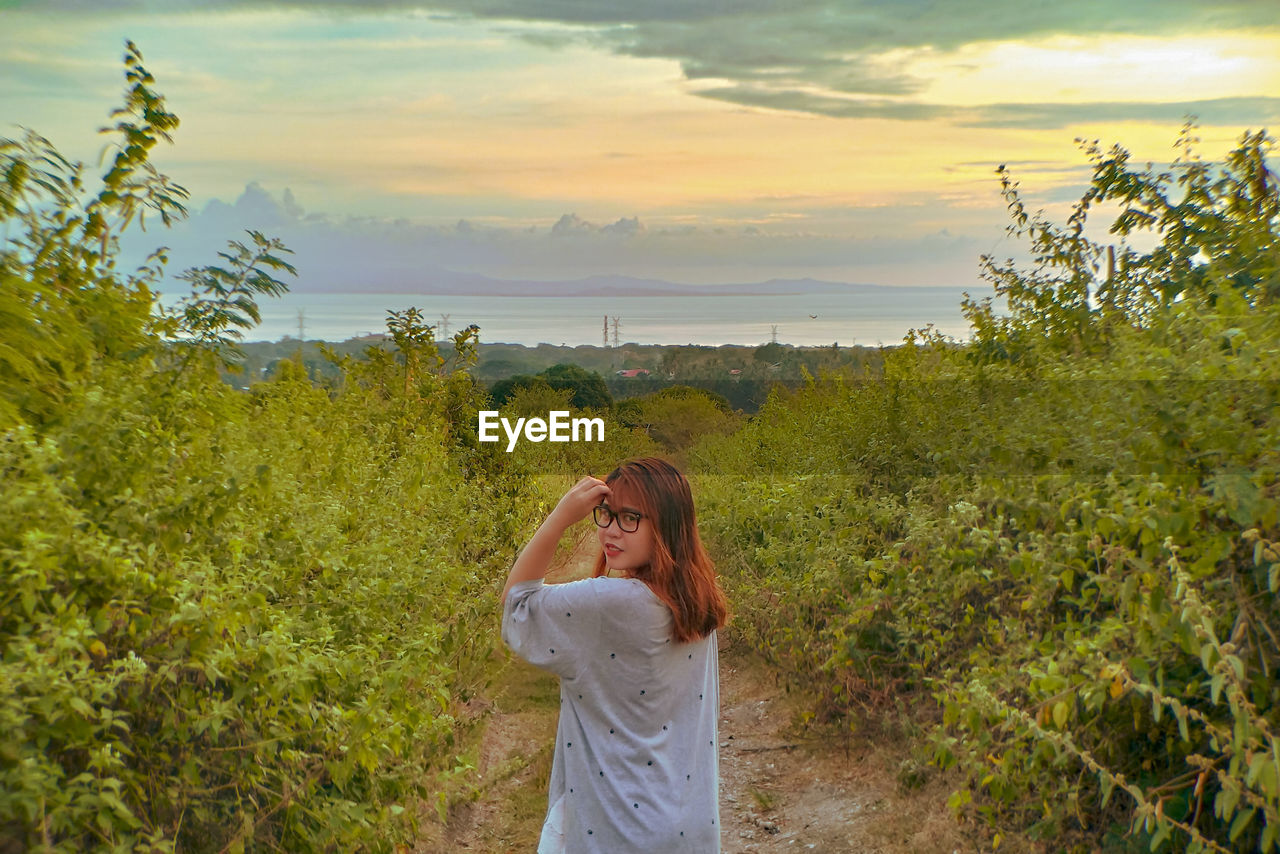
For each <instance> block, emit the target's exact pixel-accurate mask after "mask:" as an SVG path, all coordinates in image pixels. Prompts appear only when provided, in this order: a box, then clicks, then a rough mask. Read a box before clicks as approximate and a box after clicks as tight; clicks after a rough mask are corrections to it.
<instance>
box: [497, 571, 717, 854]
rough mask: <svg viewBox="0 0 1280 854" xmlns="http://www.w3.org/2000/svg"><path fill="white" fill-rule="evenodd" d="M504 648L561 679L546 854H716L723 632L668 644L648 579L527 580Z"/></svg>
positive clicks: (507, 619)
mask: <svg viewBox="0 0 1280 854" xmlns="http://www.w3.org/2000/svg"><path fill="white" fill-rule="evenodd" d="M502 639H503V640H504V641H505V642H506V644H507V645H508V646H509V647H511V649H512V650H513V651H514V652H515V653H516V654H517V655H519V656H520V657H521V658H523V659H525V660H526V661H528V662H530V663H531V664H534V665H536V666H538V667H541V668H544V669H546V670H549V671H551V672H552V673H555V674H557V675H558V676H559V677H560V722H559V725H558V727H557V730H556V745H555V754H554V758H553V760H552V765H551V784H550V791H549V793H548V804H549V806H548V810H547V818H546V822H545V823H544V825H543V830H542V841H541V843H540V844H539V846H538V851H539V854H560V852H564V854H580V852H584V853H585V852H602V854H627V852H644V854H653V852H659V851H661V852H671V854H677V853H678V852H688V854H706V852H718V851H719V850H720V815H719V805H718V804H719V790H718V786H719V778H718V765H717V762H718V757H717V753H716V724H717V721H718V719H719V713H720V693H719V688H720V674H719V662H718V656H717V646H716V635H715V633H714V632H713V633H712V634H711V635H710V636H708V637H707V638H705V639H702V640H698V641H694V642H692V643H686V644H681V643H677V642H676V641H675V639H674V637H673V636H672V619H671V612H670V611H669V610H668V609H667V606H666V605H664V604H663V603H662V601H661V600H660V599H658V597H657V596H655V595H654V594H653V592H652V591H650V590H649V588H648V586H646V585H645V584H644V582H642V581H639V580H637V579H633V578H591V579H587V580H584V581H575V582H571V583H569V584H550V585H548V584H543V583H542V582H541V581H526V582H522V583H520V584H516V585H514V586H513V587H512V588H511V590H510V591H509V592H508V594H507V602H506V609H505V611H504V613H503V617H502Z"/></svg>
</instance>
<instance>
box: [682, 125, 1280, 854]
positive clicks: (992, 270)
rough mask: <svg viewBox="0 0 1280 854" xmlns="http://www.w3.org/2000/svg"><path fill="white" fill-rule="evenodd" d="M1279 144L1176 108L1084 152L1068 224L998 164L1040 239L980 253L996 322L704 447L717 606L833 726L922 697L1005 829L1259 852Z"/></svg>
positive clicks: (836, 382)
mask: <svg viewBox="0 0 1280 854" xmlns="http://www.w3.org/2000/svg"><path fill="white" fill-rule="evenodd" d="M1270 146H1271V141H1270V139H1269V138H1268V137H1266V136H1265V135H1264V134H1250V135H1246V136H1245V137H1244V138H1242V139H1241V141H1240V144H1239V147H1238V148H1237V149H1236V150H1235V151H1234V152H1233V153H1232V154H1231V155H1229V156H1228V157H1227V158H1226V160H1225V161H1224V162H1223V163H1220V164H1211V163H1206V162H1203V161H1201V160H1200V159H1198V158H1197V157H1196V156H1195V148H1194V144H1193V139H1192V137H1191V132H1190V129H1188V130H1187V131H1186V132H1185V133H1184V135H1183V137H1182V138H1181V140H1180V142H1179V151H1180V157H1179V159H1178V160H1177V162H1175V163H1174V165H1173V168H1172V169H1170V170H1168V171H1164V172H1157V171H1154V170H1152V169H1150V168H1148V169H1147V170H1145V171H1137V170H1135V169H1134V168H1133V167H1131V165H1130V164H1129V156H1128V154H1127V153H1126V152H1125V151H1124V150H1123V149H1120V148H1118V147H1117V148H1114V149H1112V150H1111V151H1110V152H1107V153H1105V154H1104V153H1102V152H1101V151H1100V150H1099V148H1098V147H1097V145H1096V144H1087V145H1085V146H1084V149H1085V152H1086V155H1087V156H1088V157H1089V158H1090V160H1091V162H1092V163H1093V167H1094V175H1093V180H1092V182H1091V184H1090V186H1089V188H1088V190H1087V191H1086V192H1085V194H1084V196H1083V198H1082V199H1081V201H1080V202H1079V204H1078V205H1076V207H1075V209H1074V212H1073V214H1072V216H1071V217H1070V219H1069V221H1068V224H1067V227H1066V228H1058V227H1056V226H1054V225H1053V224H1052V223H1050V222H1048V221H1047V220H1046V219H1045V218H1044V217H1042V216H1030V215H1028V214H1027V212H1026V210H1025V208H1024V205H1023V202H1022V198H1021V196H1020V193H1019V190H1018V187H1017V185H1016V184H1015V183H1014V182H1013V181H1012V179H1011V178H1010V177H1009V175H1008V174H1007V172H1005V171H1004V170H1003V169H1002V170H1001V173H1000V176H1001V180H1002V184H1003V191H1004V195H1005V198H1006V200H1007V201H1008V204H1009V208H1010V211H1011V213H1012V215H1013V220H1014V222H1013V232H1014V233H1015V234H1017V235H1021V236H1023V237H1026V238H1028V239H1029V240H1030V242H1031V248H1032V254H1033V259H1032V266H1031V268H1030V269H1022V268H1020V267H1018V266H1017V265H1015V264H1014V263H1013V262H1004V263H997V262H996V261H994V260H992V259H985V260H984V269H985V271H986V274H987V277H988V278H989V279H990V280H991V281H992V282H993V284H994V285H995V290H996V293H997V295H999V296H1002V297H1004V298H1005V299H1006V300H1007V301H1008V304H1009V308H1010V312H1009V314H1008V315H1007V316H997V315H996V314H994V312H992V311H991V309H990V304H989V302H987V301H970V302H969V303H968V305H967V310H968V312H969V316H970V319H971V320H972V321H973V324H974V340H973V342H972V344H971V345H968V346H957V345H955V344H953V343H951V342H947V341H944V340H942V339H941V338H939V337H938V336H936V335H933V334H930V333H928V332H926V333H921V334H917V335H915V336H913V338H912V339H911V340H910V341H909V342H908V345H907V346H905V347H903V348H901V349H900V350H898V351H894V352H891V353H889V354H887V355H886V358H885V364H884V371H883V376H882V377H879V378H874V379H872V378H863V379H861V380H854V381H851V380H846V379H843V378H841V377H828V378H823V379H820V380H816V381H814V382H812V383H811V384H810V385H809V386H808V387H807V388H806V389H804V390H802V391H799V392H797V393H795V394H790V395H775V397H774V398H772V399H771V400H770V401H769V403H768V404H767V405H766V406H765V407H764V409H763V410H762V411H761V413H760V415H759V416H758V417H757V418H756V419H754V421H753V422H751V423H750V424H748V425H747V426H745V427H744V428H743V429H742V431H740V432H739V433H738V434H736V435H734V436H731V437H728V438H725V439H720V440H717V441H714V442H708V443H704V444H703V445H702V446H700V447H699V449H698V452H697V453H698V454H699V458H700V464H701V466H702V467H703V468H704V470H706V471H707V472H709V473H711V474H712V475H715V476H708V477H706V478H704V481H703V485H704V490H705V492H704V496H705V497H704V508H703V519H704V522H705V523H706V524H707V526H708V527H709V528H710V529H711V530H712V531H713V534H714V538H715V541H716V543H717V546H718V548H719V550H720V552H721V554H722V555H725V556H726V557H725V559H724V561H723V563H722V566H724V567H725V568H726V569H728V570H730V571H729V575H730V577H731V580H732V583H733V584H734V586H735V592H736V597H735V598H736V608H737V613H738V626H739V629H740V630H741V631H742V632H743V633H744V634H745V635H746V636H748V637H749V639H750V640H751V641H752V642H753V643H754V644H755V646H756V647H757V648H758V649H760V650H761V651H762V652H763V653H764V654H765V655H766V656H767V657H769V658H770V659H771V660H773V661H774V662H776V663H777V664H778V665H779V666H780V668H781V669H782V670H783V672H785V673H787V674H790V676H791V678H793V679H795V680H797V681H803V682H806V683H808V684H811V685H817V686H821V690H822V691H823V693H824V698H823V700H822V702H821V704H820V706H819V708H817V709H815V713H816V714H818V715H820V716H821V717H823V718H826V719H830V720H849V721H856V719H857V715H858V714H860V713H864V712H865V711H869V712H871V713H873V714H880V715H886V716H889V717H891V718H893V719H896V720H899V721H901V720H902V717H901V715H903V714H911V715H913V716H914V717H915V718H916V719H921V718H923V719H925V720H929V719H930V718H931V717H932V715H933V714H936V713H934V712H932V711H931V710H933V709H936V710H937V711H938V712H940V717H939V718H934V721H935V724H934V725H933V726H932V727H931V731H932V735H931V736H930V737H929V739H928V741H929V745H930V746H929V748H928V754H929V756H928V758H929V759H930V760H931V761H932V762H933V763H934V764H935V765H936V766H940V767H943V768H947V767H952V766H955V767H958V768H959V769H960V770H961V771H962V772H963V774H964V775H965V777H966V779H967V780H968V783H969V785H968V786H967V787H966V788H963V789H961V790H959V791H957V792H956V793H955V794H954V795H953V797H952V806H953V807H954V808H955V810H956V812H957V814H958V815H959V816H961V817H968V816H973V817H977V818H979V819H981V820H982V821H985V822H987V823H988V824H989V826H990V827H991V832H992V838H993V842H994V843H995V844H996V845H998V844H999V843H1000V841H1001V839H1002V836H1003V834H1005V833H1007V832H1008V831H1009V830H1010V829H1016V830H1020V831H1025V832H1026V833H1029V834H1030V835H1031V836H1032V837H1033V838H1040V839H1044V840H1048V841H1052V842H1053V843H1054V845H1055V846H1057V847H1061V848H1062V849H1065V850H1081V851H1086V850H1095V849H1096V848H1099V847H1101V848H1103V849H1115V850H1120V849H1132V848H1142V849H1150V850H1153V851H1155V850H1188V851H1203V850H1214V851H1227V850H1236V851H1243V850H1257V851H1273V850H1275V849H1276V847H1277V846H1276V843H1277V836H1278V834H1280V816H1278V815H1277V809H1278V806H1280V740H1278V738H1280V687H1277V686H1280V681H1277V679H1276V678H1275V674H1276V671H1277V668H1280V643H1278V642H1277V637H1280V606H1278V605H1277V601H1278V600H1277V595H1276V594H1277V591H1278V590H1280V544H1278V543H1277V541H1278V540H1280V503H1278V500H1280V487H1278V484H1280V452H1278V450H1277V449H1280V419H1278V418H1277V413H1278V412H1280V406H1278V404H1280V399H1278V397H1280V373H1278V372H1280V335H1278V333H1280V306H1277V300H1276V295H1277V290H1276V288H1277V285H1278V284H1280V275H1278V271H1280V263H1278V262H1280V196H1278V195H1277V185H1276V179H1275V176H1274V174H1273V173H1271V172H1270V171H1268V169H1267V167H1266V155H1267V153H1268V151H1269V150H1270ZM1104 202H1106V203H1110V204H1111V205H1113V206H1114V208H1115V209H1116V210H1117V211H1118V213H1117V214H1116V218H1115V220H1114V223H1113V224H1112V226H1111V234H1112V235H1113V239H1115V240H1117V241H1118V245H1117V246H1115V247H1111V246H1104V245H1100V244H1098V243H1095V242H1093V241H1091V240H1089V239H1088V237H1087V234H1086V222H1087V218H1088V215H1089V213H1090V212H1091V210H1092V209H1093V208H1094V207H1095V206H1097V205H1099V204H1101V203H1104ZM1139 230H1143V231H1147V232H1149V233H1150V237H1151V238H1153V239H1152V240H1150V241H1148V242H1150V243H1153V244H1154V246H1153V248H1151V249H1150V250H1149V251H1138V250H1137V249H1135V248H1133V247H1132V246H1131V245H1129V243H1128V241H1127V238H1128V237H1129V235H1131V234H1133V233H1134V232H1136V231H1139ZM729 473H731V474H732V476H725V475H726V474H729Z"/></svg>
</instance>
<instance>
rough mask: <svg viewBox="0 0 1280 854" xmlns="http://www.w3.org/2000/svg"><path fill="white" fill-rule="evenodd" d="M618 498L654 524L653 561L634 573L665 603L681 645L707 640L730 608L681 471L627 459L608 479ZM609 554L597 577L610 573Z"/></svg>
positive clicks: (598, 566)
mask: <svg viewBox="0 0 1280 854" xmlns="http://www.w3.org/2000/svg"><path fill="white" fill-rule="evenodd" d="M605 483H607V484H609V487H610V489H611V490H613V491H614V492H615V493H620V494H622V495H625V496H626V497H627V499H628V503H629V504H630V503H632V502H634V503H635V505H636V509H637V510H639V511H640V513H642V514H643V515H644V518H646V519H648V520H649V521H650V523H651V524H652V525H653V530H654V543H653V558H652V560H651V561H650V562H649V565H648V566H644V567H640V568H639V569H636V570H634V571H633V572H632V574H633V575H634V576H635V577H636V578H639V579H640V580H641V581H643V582H645V583H646V584H648V585H649V589H650V590H652V591H653V592H654V594H655V595H656V596H657V597H658V598H659V599H661V600H662V601H663V602H664V603H666V605H667V607H668V608H670V609H671V614H672V616H673V617H674V618H675V635H676V640H677V641H681V642H685V641H691V640H695V639H697V638H702V637H706V636H707V635H709V634H710V633H711V632H713V631H715V630H716V629H718V628H721V627H722V626H724V624H725V620H726V619H727V618H728V614H729V604H728V601H727V600H726V599H725V595H724V591H723V590H721V589H720V582H719V581H717V580H716V571H715V566H714V564H712V562H711V558H710V557H708V556H707V551H706V549H704V548H703V547H702V540H701V539H700V538H699V537H698V520H697V517H696V516H695V514H694V510H693V492H692V491H691V490H690V489H689V481H688V479H686V478H685V476H684V475H683V474H681V473H680V471H679V469H677V468H676V467H675V466H673V465H671V463H669V462H667V461H666V460H661V459H658V458H657V457H646V458H644V459H637V460H627V461H626V462H624V463H622V464H621V465H619V466H618V467H617V468H616V469H614V470H613V471H612V472H610V473H609V476H608V477H606V478H605ZM608 571H609V570H608V567H607V565H606V563H605V559H604V554H603V553H601V554H600V556H599V557H598V558H596V566H595V574H596V575H597V576H600V575H604V574H605V573H606V572H608Z"/></svg>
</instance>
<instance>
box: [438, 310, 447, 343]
mask: <svg viewBox="0 0 1280 854" xmlns="http://www.w3.org/2000/svg"><path fill="white" fill-rule="evenodd" d="M448 337H449V315H447V314H442V315H440V324H439V325H438V326H437V327H436V340H437V341H443V340H444V339H446V338H448Z"/></svg>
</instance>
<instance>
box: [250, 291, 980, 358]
mask: <svg viewBox="0 0 1280 854" xmlns="http://www.w3.org/2000/svg"><path fill="white" fill-rule="evenodd" d="M963 291H964V289H963V288H954V287H903V288H865V289H860V290H857V291H852V292H850V293H821V294H788V295H740V296H735V295H729V294H724V295H710V296H707V295H697V296H573V297H567V296H555V297H549V296H474V295H472V296H457V295H413V294H368V293H361V294H349V293H348V294H306V293H295V292H291V293H288V294H286V295H284V296H283V297H281V298H278V299H270V300H260V302H259V307H260V310H261V314H262V323H261V324H260V325H259V326H258V327H256V328H255V329H253V330H250V331H249V332H248V333H246V334H245V340H246V341H279V340H281V339H282V338H285V337H290V338H299V337H300V338H303V339H305V340H316V339H319V340H324V341H345V340H346V339H348V338H356V337H360V336H364V335H369V334H376V333H382V332H385V331H386V320H387V313H388V312H389V311H403V310H405V309H407V308H410V307H416V308H417V309H419V310H420V311H421V312H422V315H423V320H424V322H425V323H428V324H431V325H435V326H436V327H437V339H443V338H445V337H447V335H448V334H452V333H454V332H456V331H458V330H459V329H463V328H465V327H467V326H468V325H470V324H473V323H474V324H475V325H476V326H478V327H480V341H481V342H482V343H508V344H523V345H526V346H530V347H532V346H536V345H538V344H542V343H545V344H552V345H568V346H578V345H581V344H594V345H600V344H613V343H614V342H615V341H616V342H617V343H619V344H622V343H634V344H663V345H675V344H700V345H708V346H719V345H722V344H742V345H758V344H765V343H768V342H770V341H777V342H778V343H780V344H791V345H794V346H798V347H799V346H803V347H817V346H828V347H829V346H831V345H832V344H838V345H839V346H841V347H848V346H854V345H859V346H864V347H869V346H881V345H894V344H900V343H902V340H903V338H904V337H905V336H906V335H907V334H908V333H909V332H910V331H911V330H912V329H924V328H925V327H927V326H930V325H932V326H933V327H934V328H935V329H936V330H937V331H939V332H941V333H942V334H944V335H946V336H949V337H951V338H955V339H957V340H965V339H967V338H968V337H969V334H970V328H969V324H968V322H967V321H966V320H965V319H964V316H963V315H962V313H961V311H960V304H961V300H962V298H963ZM615 321H616V323H615Z"/></svg>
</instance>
